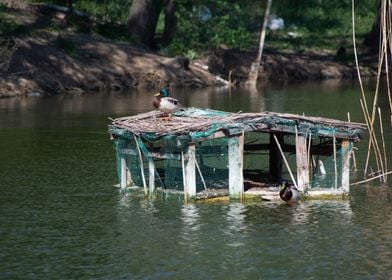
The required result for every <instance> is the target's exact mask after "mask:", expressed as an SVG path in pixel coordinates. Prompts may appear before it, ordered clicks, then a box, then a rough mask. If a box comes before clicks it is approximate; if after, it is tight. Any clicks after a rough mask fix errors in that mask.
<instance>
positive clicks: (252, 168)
mask: <svg viewBox="0 0 392 280" xmlns="http://www.w3.org/2000/svg"><path fill="white" fill-rule="evenodd" d="M162 116H163V114H162V113H161V112H159V111H151V112H147V113H143V114H139V115H134V116H129V117H122V118H117V119H114V120H112V124H111V125H109V133H110V135H111V138H112V139H113V140H114V143H115V147H116V154H117V171H118V176H119V181H120V184H119V185H120V187H121V188H123V189H125V188H127V187H129V186H138V187H140V188H142V189H143V190H144V191H145V193H146V194H148V193H149V194H154V193H156V192H163V193H172V192H177V193H181V194H184V196H185V197H186V198H206V197H214V196H229V197H230V198H242V197H246V196H247V195H252V196H254V195H256V196H261V197H263V198H265V199H275V198H276V199H279V196H278V193H279V187H278V185H279V182H280V181H281V180H282V179H283V178H284V179H288V180H289V181H292V182H293V183H295V184H296V185H297V187H298V189H299V190H300V191H301V192H302V193H303V194H304V195H306V196H310V197H312V196H317V195H326V194H327V195H339V196H340V195H343V194H347V193H349V185H350V170H351V169H350V161H351V160H350V159H351V158H352V154H353V153H352V151H353V144H354V143H355V142H358V141H359V140H360V137H361V134H362V133H363V130H364V129H365V126H364V125H363V124H361V123H354V122H345V121H340V120H334V119H326V118H321V117H308V116H302V115H294V114H283V113H274V112H262V113H230V112H223V111H216V110H210V109H199V108H188V109H186V110H184V111H178V112H176V113H174V114H173V115H172V116H171V118H170V119H169V120H166V119H163V118H162Z"/></svg>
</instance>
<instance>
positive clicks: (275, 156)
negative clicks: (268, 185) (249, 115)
mask: <svg viewBox="0 0 392 280" xmlns="http://www.w3.org/2000/svg"><path fill="white" fill-rule="evenodd" d="M274 135H275V136H276V138H277V139H278V141H279V142H280V143H283V141H284V138H283V134H272V133H271V134H270V150H269V173H270V180H271V181H272V182H279V183H280V182H281V181H282V167H283V159H282V155H281V153H280V151H279V148H278V145H277V143H276V142H275V140H274Z"/></svg>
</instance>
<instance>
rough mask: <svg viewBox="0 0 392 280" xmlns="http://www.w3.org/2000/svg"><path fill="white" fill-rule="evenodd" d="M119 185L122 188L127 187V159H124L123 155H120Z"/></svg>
mask: <svg viewBox="0 0 392 280" xmlns="http://www.w3.org/2000/svg"><path fill="white" fill-rule="evenodd" d="M120 187H121V188H122V189H125V188H126V187H127V160H126V159H125V156H124V155H122V156H121V181H120Z"/></svg>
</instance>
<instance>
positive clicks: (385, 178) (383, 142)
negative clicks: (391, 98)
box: [378, 107, 388, 183]
mask: <svg viewBox="0 0 392 280" xmlns="http://www.w3.org/2000/svg"><path fill="white" fill-rule="evenodd" d="M378 119H379V121H380V131H381V140H382V148H383V153H384V164H385V166H384V168H385V169H384V170H388V168H387V165H388V161H387V154H386V149H385V139H384V129H383V125H382V117H381V109H380V107H378ZM383 173H384V172H383ZM384 174H385V173H384ZM382 178H383V180H384V183H385V182H387V177H382Z"/></svg>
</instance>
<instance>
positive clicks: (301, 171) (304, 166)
mask: <svg viewBox="0 0 392 280" xmlns="http://www.w3.org/2000/svg"><path fill="white" fill-rule="evenodd" d="M295 151H296V159H297V184H298V190H299V191H301V192H303V191H305V189H306V187H307V186H308V185H309V182H310V180H309V161H308V152H307V143H306V137H305V136H302V135H298V133H297V127H296V141H295Z"/></svg>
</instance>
